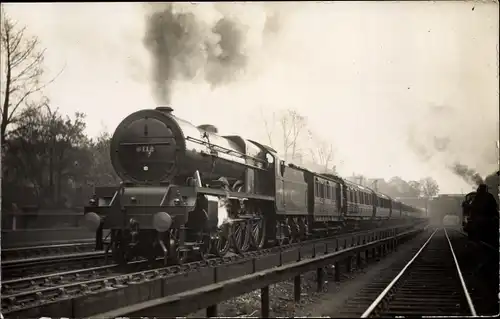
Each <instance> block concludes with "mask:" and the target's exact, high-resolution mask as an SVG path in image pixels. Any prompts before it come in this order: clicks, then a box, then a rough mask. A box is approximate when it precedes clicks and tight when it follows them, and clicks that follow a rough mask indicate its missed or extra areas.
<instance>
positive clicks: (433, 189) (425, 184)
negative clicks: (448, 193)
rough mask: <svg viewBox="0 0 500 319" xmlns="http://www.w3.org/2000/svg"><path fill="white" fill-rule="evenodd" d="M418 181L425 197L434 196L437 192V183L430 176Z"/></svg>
mask: <svg viewBox="0 0 500 319" xmlns="http://www.w3.org/2000/svg"><path fill="white" fill-rule="evenodd" d="M419 183H420V185H421V187H422V194H423V195H424V196H425V197H432V196H436V195H437V194H438V193H439V185H438V183H437V182H436V181H435V180H434V179H433V178H432V177H426V178H422V179H421V180H420V181H419Z"/></svg>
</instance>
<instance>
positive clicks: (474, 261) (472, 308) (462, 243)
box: [336, 228, 498, 318]
mask: <svg viewBox="0 0 500 319" xmlns="http://www.w3.org/2000/svg"><path fill="white" fill-rule="evenodd" d="M422 243H423V244H422ZM472 245H474V243H472V242H471V241H469V240H468V238H467V237H465V236H463V234H460V233H459V232H457V231H455V230H452V229H446V228H437V229H433V230H430V229H429V230H428V231H427V232H426V233H424V234H422V235H421V237H420V238H419V239H418V240H415V243H414V245H413V246H411V247H410V249H409V250H408V253H407V254H406V257H405V258H401V259H399V260H397V261H396V262H394V263H393V264H392V265H391V266H390V267H389V268H387V269H385V270H384V271H382V272H380V274H379V276H378V277H376V278H374V280H373V281H372V282H370V283H369V284H368V285H367V286H365V287H364V288H362V289H361V290H360V291H359V292H358V294H357V295H356V296H355V297H353V298H351V299H349V300H348V301H347V302H346V303H345V305H344V307H343V308H342V309H341V311H339V312H338V313H336V316H340V317H358V318H359V317H362V318H368V317H398V316H399V317H401V316H403V317H408V316H459V317H464V316H475V315H477V314H478V313H479V314H482V313H485V312H484V307H483V309H480V310H481V311H477V309H478V307H477V306H476V305H477V304H480V303H481V300H482V299H483V298H484V297H485V296H486V295H487V294H488V293H487V292H486V290H484V289H483V288H481V287H479V286H477V285H476V286H474V284H475V282H477V272H478V267H477V266H478V265H480V264H482V263H484V262H485V260H487V258H488V257H485V255H484V253H482V252H481V253H478V251H479V250H478V249H477V248H475V247H473V246H472ZM471 254H472V255H471ZM497 263H498V261H497ZM497 308H498V307H497Z"/></svg>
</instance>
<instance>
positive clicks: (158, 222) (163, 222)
mask: <svg viewBox="0 0 500 319" xmlns="http://www.w3.org/2000/svg"><path fill="white" fill-rule="evenodd" d="M170 226H172V217H171V216H170V215H169V214H167V213H165V212H159V213H156V214H155V215H154V216H153V227H154V228H155V229H156V231H158V232H160V233H164V232H166V231H167V230H169V229H170Z"/></svg>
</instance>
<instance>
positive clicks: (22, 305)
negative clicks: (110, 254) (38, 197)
mask: <svg viewBox="0 0 500 319" xmlns="http://www.w3.org/2000/svg"><path fill="white" fill-rule="evenodd" d="M404 227H406V228H404ZM404 227H403V228H402V229H409V228H408V227H412V226H404ZM378 232H379V233H380V232H381V231H380V230H379V231H378ZM369 233H375V231H373V230H372V231H362V232H358V233H350V234H343V235H337V236H335V241H336V242H337V243H340V244H339V246H338V249H339V250H341V249H345V248H348V247H350V246H352V245H356V243H354V242H353V241H348V240H347V238H354V236H356V235H358V236H362V235H363V234H369ZM388 235H389V233H387V236H388ZM367 236H368V235H367ZM325 240H328V239H325V238H323V239H315V240H309V241H305V242H301V243H295V244H289V245H286V246H284V247H274V248H270V249H266V250H263V251H258V252H255V251H252V252H247V253H244V254H241V255H234V256H229V257H224V258H212V259H209V260H205V261H199V262H191V263H187V264H183V265H179V266H169V267H163V266H158V268H157V267H153V268H152V269H151V268H150V269H148V270H144V268H145V267H146V265H147V263H145V262H136V263H135V265H133V267H132V268H129V269H127V270H121V269H119V268H118V267H117V265H108V266H103V267H96V268H95V269H82V270H78V271H74V272H66V273H54V274H52V275H51V276H50V277H48V276H43V278H42V276H35V278H25V279H24V280H18V281H9V282H7V283H6V282H3V285H2V286H4V285H5V284H7V287H6V288H5V289H6V290H5V293H4V290H3V289H4V288H3V287H2V298H1V300H2V310H3V311H4V313H12V312H15V313H21V312H20V311H21V310H23V309H27V308H28V309H29V308H34V307H39V306H40V305H42V304H45V303H47V302H49V301H51V302H54V301H56V300H58V299H67V298H77V297H79V296H83V295H85V294H88V293H92V292H94V293H95V292H99V291H104V290H114V289H117V288H123V287H126V286H129V285H130V284H134V283H136V284H140V283H144V282H145V281H146V282H147V281H151V280H156V279H158V278H165V280H167V278H180V277H179V275H181V277H182V276H183V275H184V276H187V275H188V274H190V273H193V272H200V274H201V272H202V271H203V269H205V268H210V267H216V268H221V269H222V268H225V267H228V266H229V265H231V264H234V263H237V264H238V263H242V262H245V261H246V260H248V261H250V260H253V259H255V258H257V257H259V258H265V257H266V256H272V255H273V254H276V253H279V252H280V251H283V250H284V249H285V250H287V249H293V248H300V247H301V246H302V245H305V244H313V243H316V242H317V243H319V242H324V241H325ZM330 240H332V238H330ZM366 240H370V237H366ZM371 240H375V237H373V238H371ZM45 277H47V278H46V279H47V280H46V279H44V278H45ZM59 277H62V278H64V279H65V280H63V281H61V280H59ZM75 278H78V279H75ZM80 279H81V280H80ZM200 280H201V279H200ZM31 281H33V284H34V285H33V286H34V287H35V289H29V288H27V287H28V286H30V285H31ZM168 287H169V288H168V290H171V291H172V292H174V291H176V290H180V291H182V290H183V289H185V287H180V285H169V286H168ZM26 315H28V314H27V313H24V314H23V315H22V316H21V315H19V316H20V317H25V316H26ZM61 315H63V314H62V313H61ZM17 316H18V315H14V317H17ZM29 316H30V317H32V316H33V315H29Z"/></svg>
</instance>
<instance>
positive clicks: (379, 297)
mask: <svg viewBox="0 0 500 319" xmlns="http://www.w3.org/2000/svg"><path fill="white" fill-rule="evenodd" d="M437 231H438V229H435V230H434V232H433V233H432V234H431V235H430V236H429V238H428V239H427V240H426V242H425V243H424V244H423V245H422V247H421V248H420V249H419V250H418V252H417V253H416V254H415V256H413V258H412V259H411V260H410V261H409V262H408V263H407V264H406V266H405V267H404V268H403V269H402V270H401V271H400V272H399V273H398V275H397V276H396V277H395V278H394V279H393V280H392V281H391V282H390V283H389V284H388V285H387V287H385V289H384V290H383V291H382V292H381V293H380V295H378V297H377V298H376V299H375V300H374V301H373V302H372V304H371V305H370V306H369V307H368V309H366V310H365V312H364V313H363V314H362V315H361V318H368V316H370V314H371V313H372V312H373V310H375V308H376V307H377V306H378V305H379V304H380V302H381V301H382V300H383V299H384V298H385V296H386V295H387V294H388V293H389V291H390V290H391V289H392V287H393V286H394V285H395V284H396V283H397V282H398V281H399V279H400V278H401V277H402V276H403V274H404V273H405V272H406V270H407V269H408V268H409V267H410V265H411V264H413V262H414V261H415V259H417V257H418V256H419V255H420V253H421V252H422V251H423V250H424V249H425V247H426V246H427V244H428V243H429V242H430V241H431V239H432V237H433V236H434V234H435V233H436V232H437Z"/></svg>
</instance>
